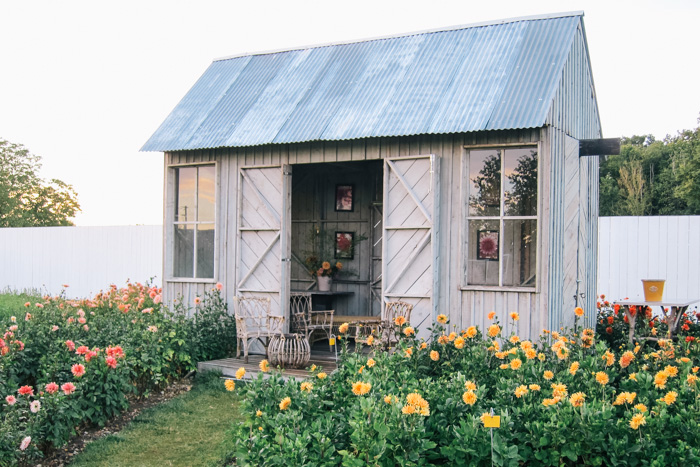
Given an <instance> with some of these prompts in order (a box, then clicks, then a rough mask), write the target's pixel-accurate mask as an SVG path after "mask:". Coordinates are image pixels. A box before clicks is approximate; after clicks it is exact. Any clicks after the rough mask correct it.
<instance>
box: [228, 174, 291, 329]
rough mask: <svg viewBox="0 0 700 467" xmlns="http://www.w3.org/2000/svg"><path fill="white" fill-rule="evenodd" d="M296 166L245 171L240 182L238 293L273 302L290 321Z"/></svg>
mask: <svg viewBox="0 0 700 467" xmlns="http://www.w3.org/2000/svg"><path fill="white" fill-rule="evenodd" d="M290 179H291V167H290V166H279V165H277V166H264V167H242V168H241V169H240V171H239V180H238V254H237V266H238V267H237V280H236V283H237V293H238V294H239V295H244V296H245V295H255V296H260V297H269V298H270V299H271V302H272V304H271V305H272V311H273V313H274V314H281V315H282V316H287V307H288V303H289V272H290V262H289V258H290V245H289V232H290V219H291V189H290V187H291V180H290Z"/></svg>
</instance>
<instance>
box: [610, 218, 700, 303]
mask: <svg viewBox="0 0 700 467" xmlns="http://www.w3.org/2000/svg"><path fill="white" fill-rule="evenodd" d="M598 225H599V228H598V293H604V294H605V295H606V297H607V298H609V299H612V300H616V299H621V298H625V297H628V298H641V297H643V296H644V291H643V289H642V279H666V284H665V286H664V299H667V298H671V299H685V298H688V299H690V298H700V216H654V217H601V218H600V219H599V223H598Z"/></svg>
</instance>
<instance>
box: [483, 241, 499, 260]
mask: <svg viewBox="0 0 700 467" xmlns="http://www.w3.org/2000/svg"><path fill="white" fill-rule="evenodd" d="M479 250H481V255H480V256H481V257H482V258H487V257H490V256H494V255H495V254H496V252H497V251H498V244H497V243H496V240H495V239H494V238H493V237H492V236H484V237H482V239H481V241H480V242H479Z"/></svg>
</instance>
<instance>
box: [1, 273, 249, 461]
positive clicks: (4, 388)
mask: <svg viewBox="0 0 700 467" xmlns="http://www.w3.org/2000/svg"><path fill="white" fill-rule="evenodd" d="M160 294H161V290H160V289H159V288H157V287H154V286H151V285H149V284H145V285H144V284H139V283H128V284H127V285H126V286H125V287H123V288H117V287H116V286H114V285H112V286H110V288H109V289H108V290H107V291H103V292H100V293H99V294H97V295H96V296H95V297H94V298H92V299H85V300H67V299H66V298H65V297H64V296H63V294H61V295H59V296H57V297H42V298H41V299H40V300H38V301H27V302H25V303H24V304H23V305H21V306H20V307H19V308H18V307H17V305H15V309H14V313H13V316H11V317H10V318H8V319H7V320H4V319H2V318H0V331H2V332H3V334H1V335H0V396H1V397H2V398H3V399H4V398H6V397H10V401H16V402H14V403H10V402H8V401H2V403H0V465H14V464H16V463H18V462H25V461H28V460H31V459H34V458H36V457H38V456H40V455H41V452H42V451H44V452H45V451H46V450H47V449H49V448H51V447H58V446H61V445H63V444H64V443H65V442H66V441H67V440H68V439H69V438H70V437H71V436H72V435H73V434H74V433H75V429H76V427H79V426H82V425H103V424H104V423H106V422H107V421H108V420H109V419H110V418H112V417H114V416H116V415H117V414H119V413H120V412H121V411H123V410H124V409H126V408H127V407H128V404H129V396H138V397H144V396H147V395H148V393H149V392H150V391H151V390H153V389H156V388H161V387H162V386H164V385H166V384H168V383H169V382H170V381H172V380H173V379H175V378H178V377H180V376H182V375H183V374H184V373H186V372H189V371H192V370H194V369H195V368H196V362H197V361H198V359H200V358H222V357H225V356H227V352H232V350H234V349H233V348H232V346H233V345H235V326H234V323H235V321H234V320H233V318H231V317H229V316H228V314H227V310H226V304H225V302H224V301H223V299H222V298H221V294H220V289H219V288H215V289H213V290H212V291H211V292H208V293H207V294H206V295H205V297H204V300H203V301H202V302H201V303H200V304H198V307H197V309H196V310H195V312H194V313H189V310H187V309H186V308H185V307H183V306H181V307H179V308H178V309H177V310H175V311H170V310H168V309H166V308H165V307H163V306H162V303H161V295H160ZM188 314H191V315H192V317H191V318H188ZM230 336H234V337H233V338H230ZM12 398H14V399H12ZM32 409H34V410H32ZM25 444H26V446H25ZM22 447H25V449H21V448H22Z"/></svg>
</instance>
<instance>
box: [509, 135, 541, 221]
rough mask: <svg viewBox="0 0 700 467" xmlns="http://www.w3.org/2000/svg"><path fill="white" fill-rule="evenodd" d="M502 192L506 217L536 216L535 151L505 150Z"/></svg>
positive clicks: (526, 149) (531, 149)
mask: <svg viewBox="0 0 700 467" xmlns="http://www.w3.org/2000/svg"><path fill="white" fill-rule="evenodd" d="M503 165H504V170H505V172H506V173H505V177H503V180H504V181H503V183H504V185H505V186H504V187H503V191H504V194H503V196H504V203H505V215H506V216H536V215H537V150H536V149H533V148H529V149H528V148H520V149H506V150H505V161H504V164H503Z"/></svg>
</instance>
